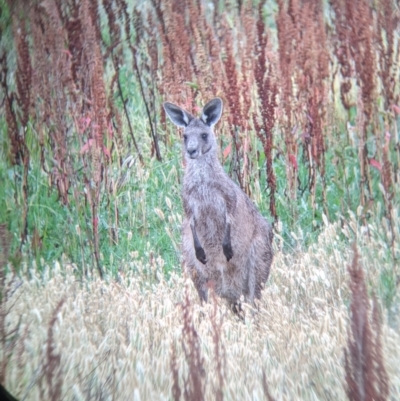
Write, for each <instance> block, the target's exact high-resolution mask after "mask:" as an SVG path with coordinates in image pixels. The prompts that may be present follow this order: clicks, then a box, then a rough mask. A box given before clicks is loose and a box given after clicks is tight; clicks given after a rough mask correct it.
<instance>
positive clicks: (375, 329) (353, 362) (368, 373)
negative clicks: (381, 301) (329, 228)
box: [345, 245, 389, 401]
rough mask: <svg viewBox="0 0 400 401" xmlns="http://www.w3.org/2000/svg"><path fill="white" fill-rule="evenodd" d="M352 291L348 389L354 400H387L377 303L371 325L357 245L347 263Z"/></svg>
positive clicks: (348, 349) (347, 371)
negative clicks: (350, 259) (349, 263)
mask: <svg viewBox="0 0 400 401" xmlns="http://www.w3.org/2000/svg"><path fill="white" fill-rule="evenodd" d="M348 271H349V274H350V290H351V306H350V311H351V323H350V328H349V329H348V344H347V349H345V371H346V385H347V388H346V392H347V396H348V398H349V400H351V401H373V400H380V401H384V400H387V399H388V394H389V385H388V375H387V373H386V370H385V366H384V363H383V355H382V343H381V329H380V322H379V316H378V306H377V302H376V299H375V297H374V307H373V312H372V322H373V324H372V327H371V325H370V322H369V315H370V314H369V299H368V294H367V289H366V286H365V280H364V272H363V269H362V267H361V266H360V263H359V254H358V250H357V246H356V245H354V257H353V261H352V264H351V265H349V266H348Z"/></svg>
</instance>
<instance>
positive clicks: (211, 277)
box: [164, 98, 273, 305]
mask: <svg viewBox="0 0 400 401" xmlns="http://www.w3.org/2000/svg"><path fill="white" fill-rule="evenodd" d="M164 109H165V111H166V113H167V115H168V116H169V118H170V119H171V121H172V122H173V123H174V124H175V125H177V126H179V127H184V151H185V158H186V169H185V176H184V180H183V192H182V197H183V206H184V211H185V218H184V221H183V226H182V251H183V261H184V266H185V269H186V270H187V272H188V273H189V275H190V276H191V278H192V280H193V282H194V285H195V287H196V289H197V291H198V293H199V296H200V299H201V300H203V301H207V294H208V286H209V284H210V283H211V282H212V283H213V284H214V288H215V291H216V293H217V294H218V295H219V296H221V297H223V298H226V299H227V300H228V302H230V303H231V304H232V305H236V304H237V303H238V302H239V299H240V297H241V296H242V295H244V298H245V300H246V302H250V303H253V302H254V298H260V297H261V290H262V288H263V285H264V283H265V282H266V281H267V280H268V276H269V271H270V267H271V263H272V258H273V252H272V238H273V234H272V228H271V225H270V224H269V223H268V222H267V221H266V220H265V219H264V218H263V217H262V216H261V214H260V213H259V212H258V211H257V209H256V207H255V206H254V204H253V203H252V201H251V200H250V199H249V198H248V196H247V195H246V194H245V193H244V192H243V191H242V190H241V189H240V188H239V187H238V186H237V185H236V184H235V183H234V182H233V181H232V180H231V179H230V178H229V176H228V175H227V174H226V173H225V171H224V169H223V167H222V165H221V163H220V162H219V160H218V157H217V142H216V138H215V135H214V132H213V126H214V125H215V124H216V123H217V122H218V120H219V119H220V117H221V114H222V100H221V99H219V98H216V99H213V100H211V101H210V102H209V103H207V104H206V105H205V106H204V109H203V112H202V114H201V118H195V117H193V116H192V115H191V114H190V113H188V112H187V111H185V110H183V109H181V108H180V107H178V106H176V105H174V104H172V103H164Z"/></svg>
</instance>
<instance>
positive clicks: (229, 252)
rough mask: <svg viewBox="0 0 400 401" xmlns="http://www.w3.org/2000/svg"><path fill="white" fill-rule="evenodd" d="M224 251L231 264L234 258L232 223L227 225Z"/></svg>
mask: <svg viewBox="0 0 400 401" xmlns="http://www.w3.org/2000/svg"><path fill="white" fill-rule="evenodd" d="M222 250H223V251H224V255H225V256H226V260H227V261H228V262H229V261H230V260H231V259H232V256H233V250H232V244H231V223H228V222H227V223H226V225H225V234H224V239H223V240H222Z"/></svg>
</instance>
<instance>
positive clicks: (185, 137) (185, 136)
mask: <svg viewBox="0 0 400 401" xmlns="http://www.w3.org/2000/svg"><path fill="white" fill-rule="evenodd" d="M186 139H187V135H186V134H184V135H183V140H184V141H185V142H186Z"/></svg>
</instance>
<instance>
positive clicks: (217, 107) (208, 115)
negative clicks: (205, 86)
mask: <svg viewBox="0 0 400 401" xmlns="http://www.w3.org/2000/svg"><path fill="white" fill-rule="evenodd" d="M221 114H222V100H221V99H220V98H219V97H216V98H215V99H213V100H211V101H209V102H208V103H207V104H206V105H205V106H204V108H203V113H202V114H201V120H202V121H203V122H204V123H205V124H207V125H208V126H210V127H211V126H213V125H215V124H216V123H217V122H218V121H219V119H220V118H221Z"/></svg>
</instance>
